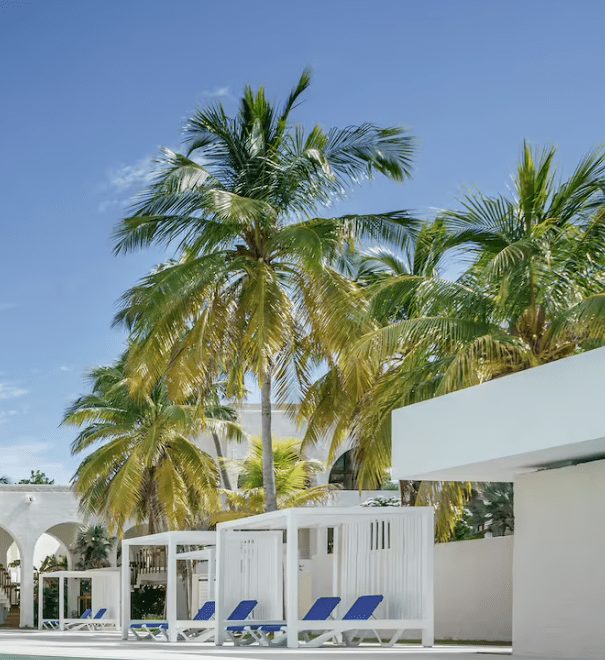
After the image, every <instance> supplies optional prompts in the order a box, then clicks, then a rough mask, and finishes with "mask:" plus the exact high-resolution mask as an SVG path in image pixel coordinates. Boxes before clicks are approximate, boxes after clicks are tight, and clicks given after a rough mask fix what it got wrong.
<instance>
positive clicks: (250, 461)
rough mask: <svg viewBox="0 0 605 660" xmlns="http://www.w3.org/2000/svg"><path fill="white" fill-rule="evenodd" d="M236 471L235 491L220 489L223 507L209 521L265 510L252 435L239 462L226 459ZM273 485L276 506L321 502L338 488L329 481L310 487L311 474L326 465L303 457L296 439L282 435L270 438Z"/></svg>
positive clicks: (258, 449)
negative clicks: (245, 456) (272, 439)
mask: <svg viewBox="0 0 605 660" xmlns="http://www.w3.org/2000/svg"><path fill="white" fill-rule="evenodd" d="M229 462H230V464H231V465H233V466H234V467H235V469H236V470H237V472H238V473H239V480H238V490H237V491H227V490H226V491H223V496H224V499H225V505H226V506H225V508H224V509H223V510H222V511H219V512H218V513H217V514H216V515H215V516H213V518H212V520H213V522H214V523H215V524H216V523H218V522H222V521H224V520H233V519H236V518H245V517H247V516H253V515H256V514H259V513H263V511H264V510H265V492H264V488H263V483H264V481H263V480H264V476H263V473H264V471H263V466H264V461H263V442H262V440H261V439H260V438H253V440H252V448H251V451H250V454H249V455H248V457H247V458H245V459H244V460H243V461H229ZM273 463H274V465H275V486H276V491H277V503H278V507H279V508H280V509H289V508H292V507H298V506H307V505H309V504H315V505H317V504H324V503H325V502H326V501H327V500H328V499H329V498H330V496H331V495H332V494H333V493H334V491H336V490H338V487H337V486H335V485H333V484H328V485H326V486H312V485H311V484H312V481H313V476H314V475H315V474H316V473H318V472H323V471H324V470H325V469H326V468H325V465H324V464H323V463H322V462H321V461H317V460H312V459H305V458H303V456H302V454H301V450H300V440H297V439H296V438H283V439H280V440H274V441H273Z"/></svg>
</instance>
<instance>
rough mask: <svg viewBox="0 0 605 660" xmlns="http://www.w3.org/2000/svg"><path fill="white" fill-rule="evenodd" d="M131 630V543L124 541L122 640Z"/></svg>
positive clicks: (126, 637)
mask: <svg viewBox="0 0 605 660" xmlns="http://www.w3.org/2000/svg"><path fill="white" fill-rule="evenodd" d="M129 628H130V543H129V542H128V541H127V540H126V539H124V540H123V541H122V639H128V630H129Z"/></svg>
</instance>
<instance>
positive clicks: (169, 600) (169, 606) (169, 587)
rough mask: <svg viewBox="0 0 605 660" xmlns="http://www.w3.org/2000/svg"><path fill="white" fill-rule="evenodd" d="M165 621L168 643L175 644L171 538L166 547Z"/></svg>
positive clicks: (173, 541)
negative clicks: (166, 623) (166, 622)
mask: <svg viewBox="0 0 605 660" xmlns="http://www.w3.org/2000/svg"><path fill="white" fill-rule="evenodd" d="M166 554H167V557H166V620H167V621H168V641H170V642H176V588H177V584H176V543H175V540H174V538H173V537H172V536H170V538H169V539H168V543H167V546H166Z"/></svg>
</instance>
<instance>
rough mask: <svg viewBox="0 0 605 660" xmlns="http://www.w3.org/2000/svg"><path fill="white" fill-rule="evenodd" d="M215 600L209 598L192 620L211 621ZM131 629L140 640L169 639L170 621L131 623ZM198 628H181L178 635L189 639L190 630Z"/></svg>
mask: <svg viewBox="0 0 605 660" xmlns="http://www.w3.org/2000/svg"><path fill="white" fill-rule="evenodd" d="M214 608H215V606H214V601H213V600H209V601H207V602H205V603H204V604H203V605H202V606H201V607H200V609H199V610H198V611H197V614H196V615H195V616H194V617H193V619H192V621H210V620H212V618H213V617H214ZM130 630H131V631H132V634H133V635H134V636H135V637H136V638H137V639H139V640H143V639H155V640H159V639H168V623H167V622H166V621H149V622H144V623H131V624H130ZM190 630H193V631H195V630H197V629H196V628H192V629H189V628H188V629H187V630H182V631H181V630H179V632H178V635H179V637H182V638H183V639H189V638H190V636H189V634H188V633H189V631H190Z"/></svg>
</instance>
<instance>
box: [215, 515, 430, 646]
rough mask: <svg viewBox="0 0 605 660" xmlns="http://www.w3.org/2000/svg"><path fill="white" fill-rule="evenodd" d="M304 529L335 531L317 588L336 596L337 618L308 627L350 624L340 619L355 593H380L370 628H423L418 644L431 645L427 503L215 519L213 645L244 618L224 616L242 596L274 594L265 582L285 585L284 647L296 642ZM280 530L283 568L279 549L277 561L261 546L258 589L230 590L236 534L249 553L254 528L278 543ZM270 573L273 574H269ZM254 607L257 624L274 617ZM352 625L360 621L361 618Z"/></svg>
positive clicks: (304, 625)
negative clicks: (328, 572)
mask: <svg viewBox="0 0 605 660" xmlns="http://www.w3.org/2000/svg"><path fill="white" fill-rule="evenodd" d="M305 528H307V529H308V528H311V529H318V530H321V529H324V530H326V529H330V528H331V529H332V530H333V532H332V534H333V547H332V553H331V554H332V555H333V579H332V580H330V581H327V583H325V582H326V581H325V580H322V584H321V585H320V590H321V593H319V592H318V591H317V590H316V593H318V594H319V595H325V596H340V597H341V598H342V603H341V605H340V606H339V609H338V610H337V612H339V614H338V615H337V617H336V620H329V621H325V622H322V621H313V626H312V627H313V630H326V631H329V630H349V629H350V628H351V622H350V621H349V622H343V621H342V620H340V621H339V620H338V618H339V617H341V616H342V615H343V614H344V613H345V612H346V611H347V610H348V609H349V607H350V606H351V605H352V604H353V602H354V601H355V599H356V598H357V597H358V596H363V595H373V594H380V595H383V596H384V600H383V602H382V603H381V604H380V606H379V608H378V609H377V611H376V616H377V618H376V619H372V620H371V622H369V623H368V626H367V627H368V628H371V629H375V630H390V631H393V630H395V631H403V630H406V629H411V630H421V631H422V644H423V646H432V645H433V636H434V633H433V630H434V624H433V550H434V512H433V509H432V508H430V507H347V508H336V507H321V508H320V507H317V508H311V507H309V508H300V509H286V510H281V511H273V512H271V513H266V514H262V515H258V516H252V517H250V518H244V519H241V520H234V521H229V522H224V523H220V524H219V525H218V526H217V557H218V561H217V585H216V635H215V643H216V644H217V645H221V644H222V643H223V642H224V641H225V640H226V633H225V628H226V626H227V625H238V624H239V625H246V622H245V621H240V622H238V621H231V620H230V621H229V622H228V623H227V621H226V619H227V617H228V615H229V612H230V609H231V607H232V603H234V602H238V601H239V600H240V599H242V598H244V597H248V598H249V597H255V598H256V599H257V600H259V604H260V603H261V602H262V599H263V597H265V599H268V600H269V602H271V601H274V600H275V598H274V596H267V595H266V594H265V593H264V585H265V584H267V585H275V584H285V586H284V587H283V601H284V602H285V610H286V612H285V619H283V620H282V621H280V622H282V623H284V624H285V625H286V626H287V645H288V647H290V648H296V647H298V645H299V642H298V637H299V631H302V630H308V629H309V623H308V622H303V621H302V620H301V619H302V617H301V613H300V612H299V570H300V564H299V542H298V532H299V530H301V529H305ZM284 531H285V533H286V539H287V540H286V543H285V550H286V551H285V566H284V567H283V568H282V561H281V556H282V553H281V551H280V552H279V553H278V555H277V557H278V558H279V561H274V560H273V558H272V557H270V556H268V555H266V551H265V550H264V551H263V554H265V555H266V556H265V559H264V562H263V563H257V564H254V565H253V566H258V569H259V570H261V571H263V572H264V578H263V580H262V582H261V581H259V582H258V589H259V593H257V594H256V595H255V596H254V595H253V594H251V593H243V592H242V591H240V592H239V593H235V591H237V589H238V587H239V585H240V584H241V583H242V582H244V581H242V580H241V578H240V577H239V576H234V574H235V573H237V570H236V569H235V567H234V564H235V563H236V560H237V556H236V555H234V552H233V550H234V548H237V546H238V544H237V539H238V538H241V539H242V543H240V544H239V545H240V547H241V550H240V556H241V558H242V560H243V559H244V558H245V557H247V556H248V557H249V556H250V552H251V550H250V546H251V544H252V545H253V543H254V535H255V536H257V537H262V535H263V534H264V535H271V536H272V538H274V539H275V538H276V535H277V538H278V539H279V541H280V545H281V543H282V539H283V534H284ZM252 533H254V535H253V534H252ZM244 539H246V540H247V542H246V543H244V542H243V540H244ZM257 554H259V553H257ZM237 563H238V564H239V565H242V564H243V563H244V562H243V561H239V562H237ZM282 571H283V578H284V579H283V580H282ZM272 574H273V578H272V579H269V578H271V575H272ZM234 577H235V579H234ZM239 588H241V587H239ZM280 601H281V598H280ZM265 611H266V608H265ZM274 611H275V610H274ZM255 614H256V611H255ZM260 614H261V616H258V614H257V615H256V616H254V617H253V618H254V624H255V625H262V624H263V623H276V620H275V619H274V618H273V619H271V618H267V617H265V616H262V614H263V612H262V610H261V613H260ZM302 614H304V613H302ZM248 623H249V622H248ZM358 627H359V628H363V625H359V626H358Z"/></svg>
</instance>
